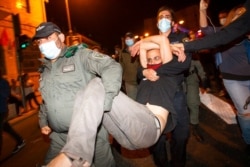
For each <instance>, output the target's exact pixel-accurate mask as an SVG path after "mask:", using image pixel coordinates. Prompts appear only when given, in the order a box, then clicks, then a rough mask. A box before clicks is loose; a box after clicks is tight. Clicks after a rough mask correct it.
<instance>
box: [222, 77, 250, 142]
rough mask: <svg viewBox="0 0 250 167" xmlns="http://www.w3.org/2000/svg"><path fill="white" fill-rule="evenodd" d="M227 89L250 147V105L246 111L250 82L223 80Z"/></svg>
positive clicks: (245, 139)
mask: <svg viewBox="0 0 250 167" xmlns="http://www.w3.org/2000/svg"><path fill="white" fill-rule="evenodd" d="M223 82H224V85H225V88H226V90H227V92H228V94H229V95H230V97H231V99H232V101H233V103H234V106H235V107H236V109H237V111H238V112H237V117H238V121H239V124H240V127H241V131H242V136H243V139H244V141H245V142H246V144H248V145H250V105H248V107H247V109H244V105H245V102H246V99H247V98H248V97H249V95H250V80H248V81H235V80H226V79H223Z"/></svg>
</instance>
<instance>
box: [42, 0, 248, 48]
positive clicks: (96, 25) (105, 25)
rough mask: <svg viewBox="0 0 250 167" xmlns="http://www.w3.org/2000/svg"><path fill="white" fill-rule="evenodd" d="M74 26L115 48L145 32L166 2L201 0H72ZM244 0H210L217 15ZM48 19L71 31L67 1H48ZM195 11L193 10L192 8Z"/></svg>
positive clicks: (174, 4)
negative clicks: (130, 34) (125, 38)
mask: <svg viewBox="0 0 250 167" xmlns="http://www.w3.org/2000/svg"><path fill="white" fill-rule="evenodd" d="M68 2H69V11H70V16H71V26H72V30H73V31H74V32H78V33H81V34H83V35H85V36H88V37H89V38H91V39H93V40H95V41H97V42H98V43H100V44H101V45H102V46H103V47H105V48H108V49H109V51H112V49H113V46H114V45H116V44H120V38H121V36H123V35H124V34H125V33H126V32H128V31H132V32H134V33H143V32H142V30H143V20H144V19H145V18H150V17H155V16H156V13H157V10H158V8H159V7H161V6H162V5H168V6H170V7H172V8H173V9H174V10H180V9H181V8H183V7H185V6H188V5H191V4H199V2H200V0H68ZM241 2H244V0H210V7H209V11H211V15H215V16H216V15H217V13H218V11H219V10H222V9H224V8H226V9H228V8H231V7H233V6H234V5H237V4H239V3H241ZM46 11H47V20H48V21H53V22H54V23H56V24H57V25H59V26H60V27H61V28H62V30H63V31H64V32H68V30H69V28H68V21H67V14H66V7H65V0H49V3H47V4H46ZM190 12H192V11H190Z"/></svg>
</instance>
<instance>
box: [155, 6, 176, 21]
mask: <svg viewBox="0 0 250 167" xmlns="http://www.w3.org/2000/svg"><path fill="white" fill-rule="evenodd" d="M162 11H169V12H170V14H171V17H172V20H173V21H174V20H175V12H174V10H173V9H172V8H170V7H168V6H162V7H160V8H159V9H158V12H157V18H158V17H159V14H160V13H161V12H162Z"/></svg>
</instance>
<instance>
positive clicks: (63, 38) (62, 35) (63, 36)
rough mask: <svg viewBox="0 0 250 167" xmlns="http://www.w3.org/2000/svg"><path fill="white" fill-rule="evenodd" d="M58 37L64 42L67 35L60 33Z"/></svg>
mask: <svg viewBox="0 0 250 167" xmlns="http://www.w3.org/2000/svg"><path fill="white" fill-rule="evenodd" d="M58 37H59V39H60V41H61V42H62V43H63V42H64V41H65V35H64V34H63V33H60V34H59V35H58Z"/></svg>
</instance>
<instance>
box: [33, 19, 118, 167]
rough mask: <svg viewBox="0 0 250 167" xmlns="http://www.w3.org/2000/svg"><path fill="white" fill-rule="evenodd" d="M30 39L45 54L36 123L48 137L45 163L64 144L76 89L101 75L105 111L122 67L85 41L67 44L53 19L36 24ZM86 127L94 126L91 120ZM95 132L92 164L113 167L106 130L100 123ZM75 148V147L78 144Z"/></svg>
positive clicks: (116, 86) (115, 92)
mask: <svg viewBox="0 0 250 167" xmlns="http://www.w3.org/2000/svg"><path fill="white" fill-rule="evenodd" d="M33 40H34V42H36V43H37V45H38V47H39V50H40V51H41V53H42V54H43V56H44V58H42V59H41V61H42V66H41V68H40V72H41V74H40V84H39V90H40V92H41V96H42V99H43V103H42V104H41V105H40V112H39V124H40V128H41V132H42V134H44V135H49V137H50V147H49V150H48V152H47V154H46V157H45V164H48V163H49V162H50V161H51V160H52V159H53V158H55V157H56V156H57V155H58V154H59V153H60V151H61V150H62V148H63V147H64V145H65V143H66V140H67V137H68V131H69V126H70V122H71V117H72V114H73V107H74V103H75V99H76V94H77V92H78V91H79V90H81V89H83V88H85V87H86V86H87V85H88V83H89V82H90V80H92V79H93V78H95V77H96V76H100V77H101V78H102V82H103V84H104V87H105V101H104V102H103V106H104V110H105V111H108V110H110V108H111V106H112V101H113V98H114V96H116V95H117V93H118V92H119V90H120V86H121V73H122V69H121V66H120V64H119V63H117V62H115V61H114V60H113V59H111V58H110V57H109V56H108V55H104V54H102V53H99V52H96V51H93V50H91V49H88V48H86V45H84V44H79V45H74V46H71V47H67V46H66V45H65V43H64V42H65V36H64V34H63V33H62V31H61V30H60V28H59V27H58V26H57V25H55V24H54V23H52V22H43V23H41V24H40V25H38V26H37V28H36V32H35V35H34V37H33ZM81 111H82V110H81ZM90 119H91V118H90ZM74 121H75V120H73V122H74ZM87 126H88V127H92V126H93V125H92V124H91V123H90V124H87ZM78 129H79V127H78ZM97 132H98V133H97V136H96V138H93V142H95V141H96V142H95V146H94V147H95V149H94V148H93V150H89V151H90V152H91V153H93V154H94V155H95V157H94V158H93V161H94V165H95V167H103V166H108V167H113V166H115V161H114V158H113V155H112V152H111V148H110V143H109V139H108V133H107V131H106V129H105V128H104V127H103V126H102V125H100V126H99V127H98V130H97ZM78 136H79V134H78ZM81 136H84V137H85V136H87V134H82V135H81ZM74 149H75V150H78V147H75V148H74ZM92 151H93V152H92Z"/></svg>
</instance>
